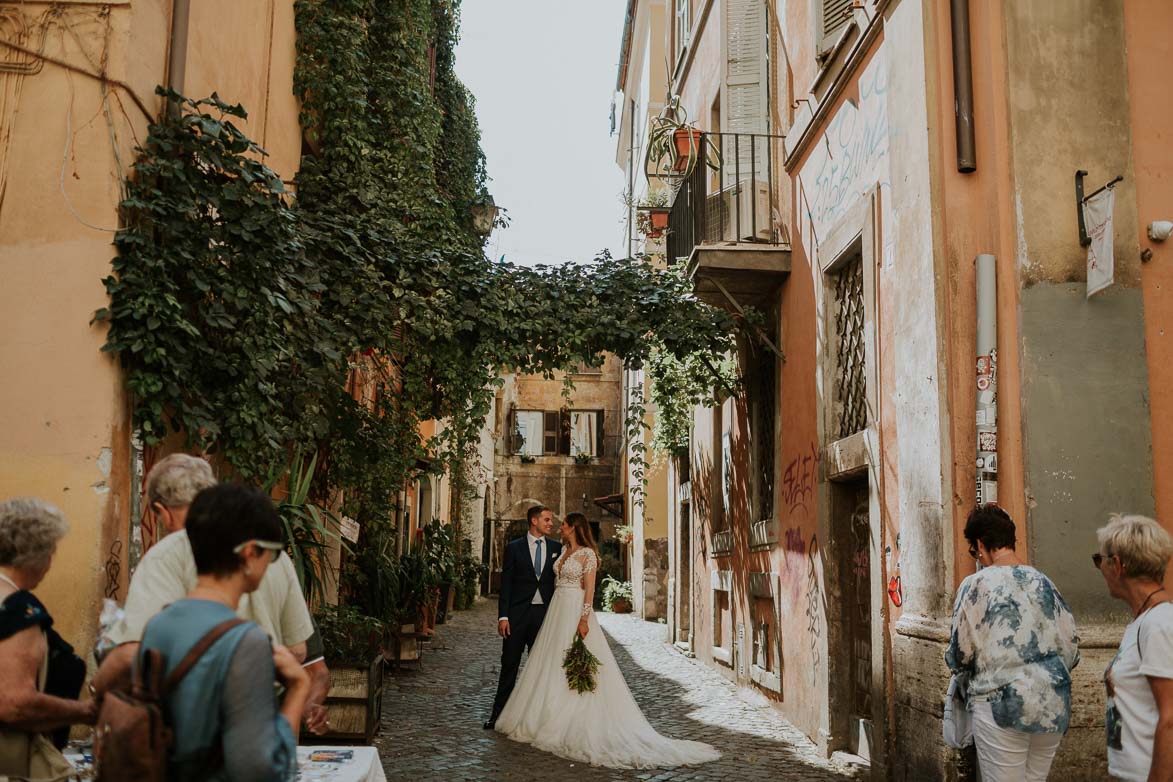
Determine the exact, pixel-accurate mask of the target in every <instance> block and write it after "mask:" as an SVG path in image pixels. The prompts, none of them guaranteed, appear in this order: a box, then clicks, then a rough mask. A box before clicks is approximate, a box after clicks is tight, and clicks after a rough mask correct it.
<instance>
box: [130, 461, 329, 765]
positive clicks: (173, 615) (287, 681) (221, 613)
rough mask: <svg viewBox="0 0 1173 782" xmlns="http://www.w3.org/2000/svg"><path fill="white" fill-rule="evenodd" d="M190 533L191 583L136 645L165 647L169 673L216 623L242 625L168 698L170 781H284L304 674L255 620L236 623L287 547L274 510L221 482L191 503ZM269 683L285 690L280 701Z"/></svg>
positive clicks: (255, 495)
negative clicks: (246, 601)
mask: <svg viewBox="0 0 1173 782" xmlns="http://www.w3.org/2000/svg"><path fill="white" fill-rule="evenodd" d="M187 536H188V538H189V540H190V541H191V549H192V554H193V555H194V556H195V564H196V571H197V573H198V580H197V582H196V586H195V588H194V589H192V590H191V591H190V592H189V593H188V594H187V597H186V598H185V599H183V600H178V601H176V602H175V603H172V604H171V605H170V606H168V607H167V608H166V609H164V610H163V611H162V612H161V613H160V614H158V615H157V616H156V617H155V618H154V619H152V620H151V621H150V623H148V624H147V629H146V632H145V633H144V634H143V641H142V648H143V649H144V650H158V651H159V652H161V653H162V655H163V658H164V660H165V661H166V668H167V670H166V671H165V672H164V676H168V675H170V673H171V672H172V671H173V670H174V669H175V668H176V667H177V666H178V665H179V663H180V661H181V660H183V658H184V657H185V656H186V655H187V653H188V652H189V651H191V650H192V649H193V648H195V647H196V646H197V644H198V643H199V642H200V640H201V639H203V638H205V637H206V636H207V635H208V634H209V632H210V631H212V630H213V629H214V628H218V627H219V626H221V625H224V624H226V623H228V622H231V621H234V620H235V621H239V624H236V625H235V626H232V627H231V629H229V630H227V631H226V632H224V633H223V634H222V635H220V636H219V637H218V638H217V639H216V640H215V641H214V642H213V643H212V645H211V646H210V647H208V648H207V650H206V651H205V652H204V653H203V654H202V656H200V657H199V660H198V662H197V663H196V664H195V665H194V666H192V667H191V668H190V670H189V672H188V673H187V674H186V675H185V676H184V677H183V678H182V679H181V680H180V681H179V684H178V686H176V687H175V689H174V690H173V691H172V692H171V693H170V694H169V695H168V696H167V697H166V699H165V703H164V709H165V713H166V717H167V720H168V725H169V726H170V727H171V729H172V731H173V733H174V737H175V738H174V743H173V745H172V748H171V756H170V758H169V760H168V774H167V778H168V779H176V780H184V782H207V781H208V780H234V782H269V781H270V780H272V781H274V782H275V781H276V780H285V779H288V778H289V777H290V775H291V774H292V773H293V770H294V768H295V763H296V748H297V732H298V726H299V725H300V724H301V717H302V710H303V709H304V707H305V703H306V698H307V696H308V694H309V678H308V676H307V675H306V673H305V671H304V670H302V667H301V665H300V664H299V663H298V662H297V660H296V659H295V658H294V657H293V655H292V654H290V653H289V650H288V649H286V648H285V647H282V646H277V647H274V646H272V645H271V644H270V641H269V638H268V636H266V635H265V633H264V631H263V630H261V628H260V627H259V626H258V625H256V624H255V623H253V622H243V621H240V620H236V608H237V604H238V603H239V602H240V599H241V597H242V596H243V595H245V594H247V593H250V592H253V591H254V590H256V588H257V586H258V585H259V584H260V583H261V578H262V577H263V576H264V575H265V569H266V568H268V567H269V565H270V564H271V563H272V562H273V561H274V560H275V559H276V558H277V557H278V556H279V555H280V554H281V551H282V550H283V549H284V544H283V543H282V539H283V536H284V534H283V529H282V526H281V521H280V519H279V518H278V516H277V511H276V509H275V508H274V507H273V503H272V502H271V501H270V500H269V497H268V496H267V495H265V494H264V493H263V492H260V491H258V490H256V489H252V488H248V487H245V486H239V485H232V484H220V485H218V486H213V487H211V488H207V489H204V490H203V491H201V492H200V493H199V494H198V495H197V496H196V498H195V501H194V502H192V504H191V509H190V511H189V512H188V517H187ZM274 681H281V682H282V683H283V684H284V685H285V687H286V690H285V697H284V699H283V701H282V703H281V704H280V705H278V704H277V700H276V696H275V694H274V688H273V682H274Z"/></svg>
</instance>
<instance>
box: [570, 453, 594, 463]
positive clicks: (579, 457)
mask: <svg viewBox="0 0 1173 782" xmlns="http://www.w3.org/2000/svg"><path fill="white" fill-rule="evenodd" d="M593 458H594V457H593V456H591V455H590V454H589V453H576V454H575V455H574V463H575V464H577V465H580V466H581V465H587V464H590V463H591V460H592V459H593Z"/></svg>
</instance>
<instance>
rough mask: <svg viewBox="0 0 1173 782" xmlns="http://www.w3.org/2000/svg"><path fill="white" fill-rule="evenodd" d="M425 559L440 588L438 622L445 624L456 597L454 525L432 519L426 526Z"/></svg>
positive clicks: (437, 607) (437, 604)
mask: <svg viewBox="0 0 1173 782" xmlns="http://www.w3.org/2000/svg"><path fill="white" fill-rule="evenodd" d="M424 559H425V561H426V562H427V567H428V570H429V571H430V572H431V574H432V576H433V580H434V582H435V584H436V587H437V589H438V592H437V600H436V609H435V610H436V616H435V623H436V624H444V622H445V621H447V619H448V612H450V611H451V610H452V606H453V604H454V602H455V599H456V590H455V589H454V588H453V586H454V584H455V582H456V542H455V540H454V539H453V535H452V527H451V526H450V525H448V524H443V523H441V522H440V520H439V519H432V521H430V522H428V525H427V526H426V527H424Z"/></svg>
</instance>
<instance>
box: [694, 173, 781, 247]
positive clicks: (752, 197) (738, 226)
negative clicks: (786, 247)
mask: <svg viewBox="0 0 1173 782" xmlns="http://www.w3.org/2000/svg"><path fill="white" fill-rule="evenodd" d="M774 206H775V207H777V202H775V204H774ZM772 225H773V220H772V218H771V215H770V188H769V185H767V184H766V183H765V182H763V181H761V180H749V179H743V180H741V181H740V182H737V183H735V184H732V185H729V186H727V187H726V188H725V189H724V190H722V191H720V192H719V193H713V194H712V195H710V196H708V197H707V198H706V199H705V236H704V240H705V241H706V242H760V241H767V242H768V241H770V240H771V238H772V232H771V226H772Z"/></svg>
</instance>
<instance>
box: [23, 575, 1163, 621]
mask: <svg viewBox="0 0 1173 782" xmlns="http://www.w3.org/2000/svg"><path fill="white" fill-rule="evenodd" d="M10 583H11V582H10ZM1164 591H1165V587H1163V586H1161V587H1157V588H1156V589H1154V590H1153V591H1152V592H1149V594H1148V597H1146V598H1145V599H1144V602H1143V603H1141V604H1140V610H1139V611H1137V612H1136V615H1137V616H1140V615H1141V614H1143V613H1144V611H1145V609H1146V608H1148V605H1149V601H1150V600H1152V599H1153V595H1155V594H1157V593H1158V592H1164Z"/></svg>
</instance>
